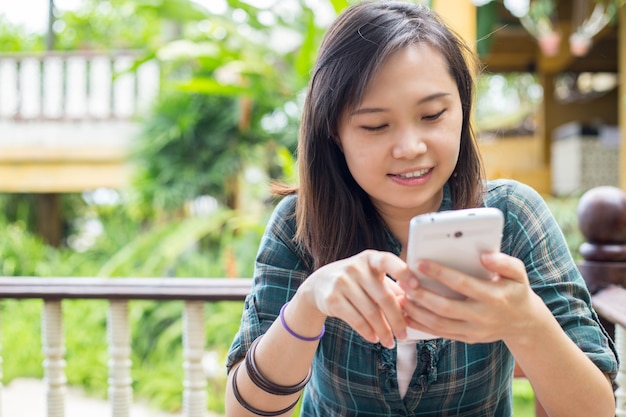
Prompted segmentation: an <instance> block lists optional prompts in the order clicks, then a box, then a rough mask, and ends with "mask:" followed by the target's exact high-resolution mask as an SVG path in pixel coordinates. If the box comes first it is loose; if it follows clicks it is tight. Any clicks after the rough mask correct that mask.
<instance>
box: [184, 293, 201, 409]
mask: <svg viewBox="0 0 626 417" xmlns="http://www.w3.org/2000/svg"><path fill="white" fill-rule="evenodd" d="M204 343H205V330H204V302H202V301H186V302H185V310H184V313H183V357H184V360H183V368H184V370H185V377H184V378H185V379H184V381H183V386H184V392H183V415H184V416H185V417H202V416H204V415H205V411H206V397H207V393H206V386H207V382H206V377H205V375H204V369H203V368H202V357H203V355H204Z"/></svg>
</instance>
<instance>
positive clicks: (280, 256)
mask: <svg viewBox="0 0 626 417" xmlns="http://www.w3.org/2000/svg"><path fill="white" fill-rule="evenodd" d="M295 199H296V197H295V196H291V197H286V198H285V199H283V200H282V201H281V202H280V203H279V204H278V205H277V206H276V209H275V210H274V212H273V213H272V216H271V217H270V220H269V221H268V224H267V227H266V229H265V232H264V234H263V237H262V238H261V243H260V245H259V250H258V252H257V257H256V262H255V267H254V275H253V283H252V289H251V292H250V294H248V296H247V297H246V299H245V301H244V306H243V313H242V316H241V323H240V326H239V331H238V332H237V334H236V335H235V338H234V339H233V343H232V345H231V347H230V351H229V353H228V357H227V361H226V369H227V372H230V370H231V369H232V367H233V365H235V364H236V363H237V362H239V361H241V360H242V359H243V358H244V357H245V354H246V352H247V351H248V349H249V348H250V345H251V344H252V342H253V341H254V340H255V339H256V338H257V337H259V336H260V335H262V334H264V333H265V332H266V331H267V330H268V329H269V328H270V326H271V325H272V323H273V322H274V321H275V320H276V318H277V317H278V313H279V312H280V308H281V307H282V306H283V304H284V303H286V302H287V301H289V300H290V299H291V298H292V297H293V295H294V294H295V292H296V290H297V289H298V287H299V286H300V284H301V283H302V281H304V279H305V278H306V277H307V276H308V275H309V271H308V269H307V267H306V263H305V262H304V257H303V256H301V254H300V251H298V248H297V246H296V244H295V241H294V236H295Z"/></svg>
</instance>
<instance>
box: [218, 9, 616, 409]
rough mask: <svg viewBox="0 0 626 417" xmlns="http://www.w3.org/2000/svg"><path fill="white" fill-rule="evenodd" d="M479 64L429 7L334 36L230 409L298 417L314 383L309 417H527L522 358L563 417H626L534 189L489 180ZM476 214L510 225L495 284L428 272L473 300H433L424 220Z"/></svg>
mask: <svg viewBox="0 0 626 417" xmlns="http://www.w3.org/2000/svg"><path fill="white" fill-rule="evenodd" d="M471 59H472V55H471V54H470V53H469V52H468V50H467V48H466V47H464V45H463V43H462V42H461V41H460V40H459V38H458V37H457V36H456V35H454V34H453V33H452V32H451V31H450V29H448V28H447V27H446V26H445V25H444V24H443V23H442V22H441V21H440V20H439V19H438V17H437V16H436V15H435V14H434V13H432V12H431V11H430V10H428V9H427V8H426V7H423V6H419V5H413V4H409V3H402V2H364V3H360V4H357V5H354V6H351V7H350V8H348V9H347V10H345V11H344V12H343V13H342V14H341V15H340V16H339V17H338V18H337V20H336V21H335V22H334V24H333V25H332V26H331V27H330V29H329V30H328V32H327V35H326V37H325V39H324V41H323V43H322V45H321V48H320V52H319V56H318V59H317V63H316V66H315V68H314V70H313V73H312V78H311V82H310V85H309V89H308V93H307V97H306V102H305V105H304V111H303V117H302V125H301V131H300V138H299V140H300V142H299V148H298V157H299V169H300V184H299V187H298V188H297V189H291V190H286V189H285V190H283V194H286V195H288V196H286V197H285V198H284V199H283V200H282V201H281V202H280V203H279V205H278V206H277V208H276V210H275V212H274V214H273V216H272V218H271V220H270V222H269V224H268V227H267V230H266V233H265V235H264V238H263V240H262V242H261V246H260V248H259V253H258V257H257V264H256V269H255V274H254V285H253V288H252V292H251V294H250V295H249V296H248V298H247V299H246V302H245V307H244V312H243V317H242V322H241V328H240V331H239V333H238V334H237V336H236V338H235V340H234V341H233V345H232V347H231V352H230V354H229V358H228V365H227V366H228V370H229V381H228V388H227V394H226V399H227V415H229V416H235V415H237V416H239V415H290V413H291V410H292V407H293V406H295V404H296V402H297V401H298V398H299V396H300V394H301V392H302V390H303V388H304V387H305V386H306V390H304V394H303V399H302V409H301V410H302V415H304V416H335V415H341V416H349V415H359V416H380V415H389V416H404V415H414V416H435V415H441V416H449V415H454V416H476V417H478V416H480V417H485V416H510V415H512V406H511V403H512V400H511V384H512V375H513V367H514V362H515V361H516V362H517V363H518V364H519V366H520V367H521V368H522V369H523V370H524V372H525V374H526V375H527V377H528V378H529V379H530V381H531V383H532V385H533V388H534V390H535V393H536V395H537V396H538V398H539V399H540V401H541V402H542V404H543V405H544V407H545V408H546V410H547V411H548V413H549V414H550V415H553V416H568V417H572V416H586V417H588V416H592V415H593V416H612V415H613V414H614V409H615V403H614V397H613V391H612V386H611V380H612V379H613V378H614V377H615V373H616V370H617V360H616V355H615V353H614V350H613V346H612V344H611V342H610V340H609V338H608V337H607V336H606V333H605V331H604V330H603V329H602V327H601V325H600V324H599V322H598V319H597V316H596V314H595V313H594V311H593V310H592V308H591V305H590V296H589V293H588V292H587V289H586V286H585V283H584V281H583V280H582V278H581V276H580V275H579V273H578V270H577V268H576V265H575V264H574V261H573V260H572V257H571V255H570V254H569V252H568V251H567V245H566V243H565V241H564V239H563V236H562V234H561V232H560V230H559V229H558V226H557V224H556V222H555V220H554V219H553V218H552V216H551V215H550V213H549V211H548V209H547V207H546V205H545V204H544V202H543V200H542V199H541V198H540V196H539V195H538V194H537V193H536V192H534V191H533V190H532V189H530V188H529V187H527V186H525V185H523V184H520V183H517V182H515V181H510V180H500V181H490V182H485V181H484V180H483V176H482V167H481V163H480V158H479V155H478V151H477V146H476V143H475V141H474V137H473V134H472V129H471V126H470V115H471V104H472V98H473V97H472V94H473V80H472V75H473V74H472V70H471V65H470V64H469V63H468V61H469V62H474V61H470V60H471ZM477 206H487V207H496V208H498V209H500V210H501V211H502V212H503V214H504V216H505V227H504V232H503V242H502V248H501V253H485V254H483V255H482V263H483V265H484V266H485V267H486V268H487V269H489V270H490V271H492V272H493V273H494V274H495V276H496V278H495V279H493V280H491V281H485V280H479V279H477V278H475V277H470V276H467V275H463V274H462V273H460V272H457V271H454V270H451V269H449V268H446V267H444V266H442V265H438V264H435V263H433V262H428V261H422V262H420V263H419V264H418V268H419V270H420V271H421V272H422V273H424V274H426V275H428V276H430V277H432V278H433V279H435V280H437V281H439V282H440V283H442V284H444V285H446V286H448V287H450V288H451V289H453V290H455V291H457V292H460V293H461V294H463V295H465V296H466V298H465V299H464V300H456V299H455V300H453V299H447V298H445V297H442V296H440V295H438V294H435V293H433V292H430V291H427V290H426V289H424V288H421V287H420V286H419V284H418V282H417V280H416V278H415V276H414V274H413V273H412V272H411V271H410V270H409V268H408V267H407V264H406V262H405V261H406V251H405V248H406V246H407V239H408V226H409V221H410V220H411V218H412V217H413V216H415V215H418V214H422V213H427V212H433V211H443V210H452V209H461V208H469V207H477ZM391 277H393V278H392V279H390V278H391ZM409 299H410V300H412V301H415V302H411V301H408V300H409ZM407 327H411V328H414V329H417V330H419V331H422V332H426V333H430V334H435V335H437V337H436V338H434V339H429V340H418V341H412V342H411V341H406V335H407ZM396 341H398V342H399V343H396Z"/></svg>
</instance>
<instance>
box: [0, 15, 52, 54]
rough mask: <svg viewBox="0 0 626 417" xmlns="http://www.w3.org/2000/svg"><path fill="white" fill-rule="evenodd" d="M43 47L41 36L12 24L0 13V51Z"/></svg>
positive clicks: (29, 49)
mask: <svg viewBox="0 0 626 417" xmlns="http://www.w3.org/2000/svg"><path fill="white" fill-rule="evenodd" d="M43 49H44V38H43V36H41V35H37V34H33V33H29V32H28V31H27V30H26V29H25V28H23V27H21V26H18V25H15V24H12V23H11V22H9V21H8V19H7V18H6V17H5V16H3V15H0V53H2V52H21V51H41V50H43Z"/></svg>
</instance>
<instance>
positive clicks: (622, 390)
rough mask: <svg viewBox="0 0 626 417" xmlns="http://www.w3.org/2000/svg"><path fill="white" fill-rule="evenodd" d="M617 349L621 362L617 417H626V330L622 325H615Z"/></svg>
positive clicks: (618, 379) (616, 393)
mask: <svg viewBox="0 0 626 417" xmlns="http://www.w3.org/2000/svg"><path fill="white" fill-rule="evenodd" d="M615 345H616V346H615V347H616V348H617V353H618V354H619V356H620V358H621V361H620V366H619V372H618V374H617V379H616V382H617V385H618V388H617V390H616V391H615V400H616V407H617V408H616V412H615V415H616V416H617V417H626V363H624V362H625V361H626V329H625V328H624V327H622V326H620V325H617V324H616V325H615Z"/></svg>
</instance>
